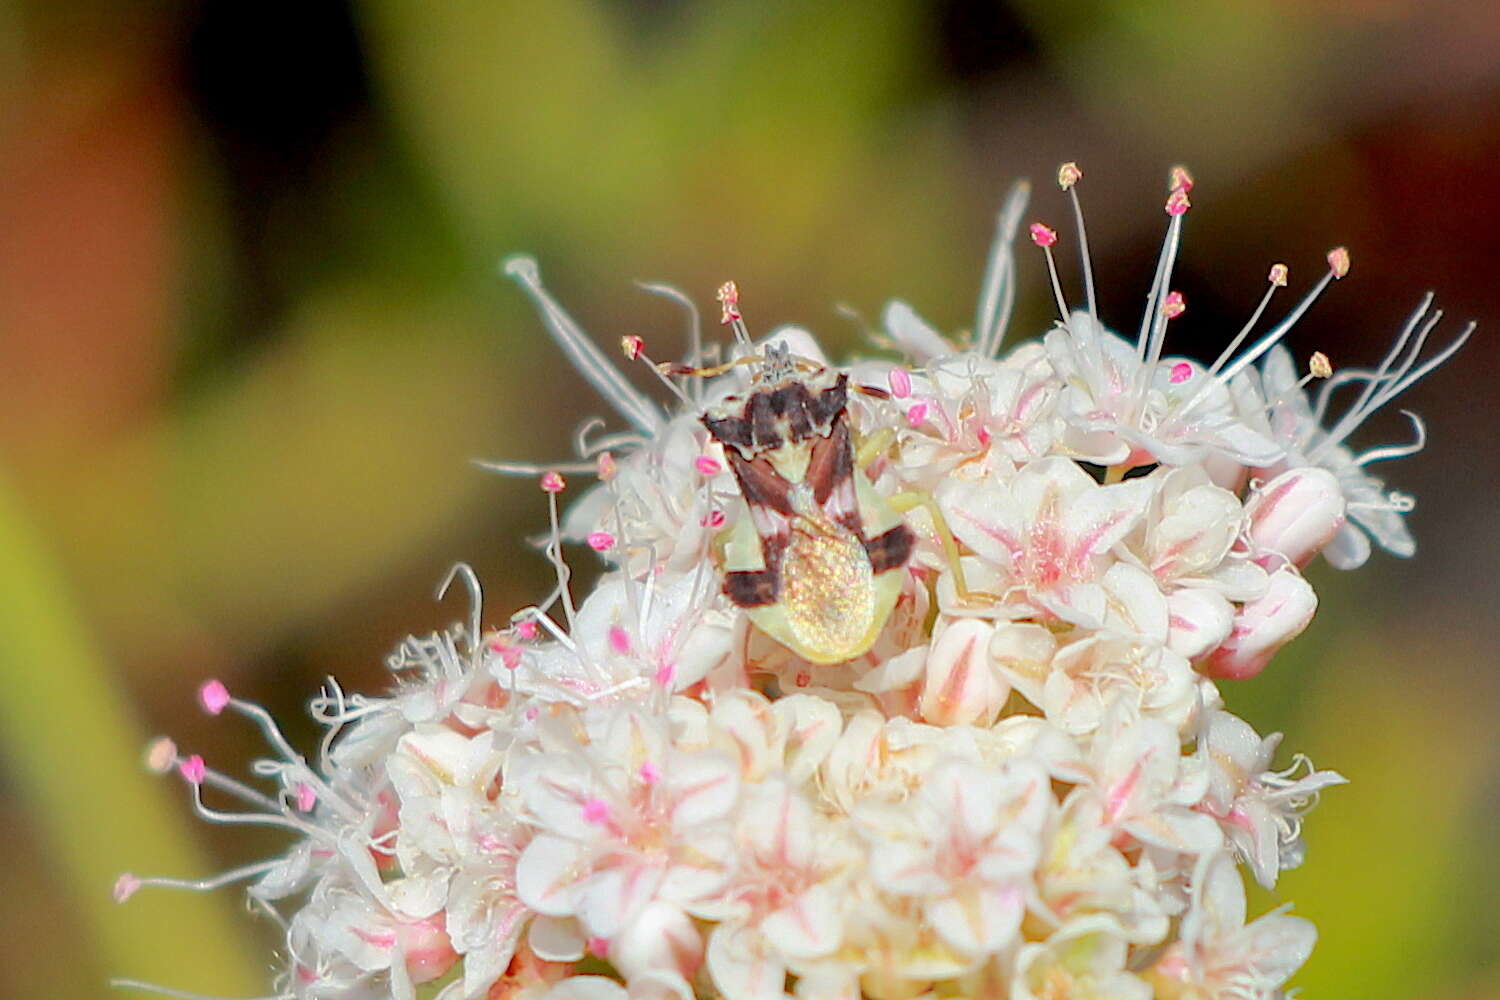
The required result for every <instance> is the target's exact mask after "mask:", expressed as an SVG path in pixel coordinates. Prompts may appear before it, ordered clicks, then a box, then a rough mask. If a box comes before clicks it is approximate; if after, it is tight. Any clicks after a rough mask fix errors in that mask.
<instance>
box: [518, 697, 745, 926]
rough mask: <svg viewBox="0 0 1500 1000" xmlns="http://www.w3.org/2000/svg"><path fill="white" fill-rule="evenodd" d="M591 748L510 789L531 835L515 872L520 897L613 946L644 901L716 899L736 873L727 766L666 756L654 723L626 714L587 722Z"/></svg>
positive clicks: (702, 755)
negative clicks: (517, 794) (522, 806)
mask: <svg viewBox="0 0 1500 1000" xmlns="http://www.w3.org/2000/svg"><path fill="white" fill-rule="evenodd" d="M590 728H591V730H592V732H591V733H590V737H591V740H590V742H589V743H587V744H585V745H582V746H579V747H578V748H577V749H576V750H575V751H574V752H573V753H570V754H567V755H561V754H556V753H553V754H548V755H546V756H541V757H535V758H532V759H531V760H529V761H528V762H527V766H526V767H525V770H524V771H523V772H521V774H520V776H519V778H518V780H519V782H520V784H521V794H522V796H523V798H524V800H525V802H526V809H527V813H528V814H529V816H530V818H531V820H532V822H533V823H534V824H535V825H536V826H537V827H538V829H539V831H540V832H539V833H538V834H537V836H536V838H535V839H534V840H532V842H531V843H530V844H529V845H527V847H526V850H525V852H524V853H523V854H522V855H521V860H520V863H519V865H518V866H517V869H516V882H517V888H518V892H519V895H520V897H521V899H522V900H523V901H524V902H525V903H526V904H527V905H528V906H530V907H531V908H532V909H534V910H536V911H537V912H539V913H545V914H548V915H552V916H576V917H578V919H579V920H580V921H581V922H582V923H583V925H584V926H585V927H586V928H587V929H588V931H589V933H590V934H592V935H595V936H597V937H600V938H604V939H609V938H612V937H613V936H614V935H616V934H618V933H619V932H620V930H621V928H623V927H624V926H625V925H626V923H627V922H628V921H629V920H630V919H631V918H632V916H633V915H634V914H636V913H637V912H639V911H640V909H641V908H642V907H644V906H645V905H646V904H647V903H648V902H650V901H652V900H654V899H661V900H665V901H667V902H671V903H675V904H677V905H679V906H683V907H692V906H693V905H695V904H702V903H705V902H706V901H708V900H710V899H712V898H713V896H714V894H715V893H716V892H717V891H718V890H719V889H720V887H722V886H723V885H724V883H725V881H726V880H727V878H728V875H729V871H730V870H731V868H732V865H733V836H732V827H731V824H730V814H731V811H732V810H733V808H734V806H735V803H736V801H737V799H738V795H739V772H738V768H737V767H735V765H734V763H733V761H731V760H730V759H728V758H727V757H724V756H721V755H719V754H715V753H710V752H697V753H692V754H686V753H682V752H679V751H677V750H674V749H673V748H672V747H671V744H670V742H669V740H668V738H667V735H666V733H665V731H664V728H663V727H662V725H661V723H660V722H659V721H658V720H657V719H655V718H652V717H649V716H646V715H643V714H641V713H639V712H637V711H635V710H634V709H632V708H629V707H627V706H620V707H618V708H615V709H612V710H610V711H608V712H607V713H603V714H601V715H599V716H596V718H595V719H594V720H593V725H591V727H590Z"/></svg>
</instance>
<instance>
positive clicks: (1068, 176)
mask: <svg viewBox="0 0 1500 1000" xmlns="http://www.w3.org/2000/svg"><path fill="white" fill-rule="evenodd" d="M1082 179H1083V171H1082V170H1079V169H1078V164H1076V163H1074V162H1073V161H1072V160H1069V161H1068V162H1067V163H1064V164H1063V165H1062V166H1060V167H1058V168H1057V186H1058V187H1060V188H1062V189H1063V190H1064V191H1066V190H1068V188H1070V187H1072V186H1073V185H1074V184H1077V183H1078V182H1079V181H1080V180H1082Z"/></svg>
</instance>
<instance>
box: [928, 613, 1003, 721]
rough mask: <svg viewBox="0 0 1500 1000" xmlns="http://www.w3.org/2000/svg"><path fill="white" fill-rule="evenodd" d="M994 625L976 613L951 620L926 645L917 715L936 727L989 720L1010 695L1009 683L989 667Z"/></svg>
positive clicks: (996, 713)
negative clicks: (925, 672) (925, 673)
mask: <svg viewBox="0 0 1500 1000" xmlns="http://www.w3.org/2000/svg"><path fill="white" fill-rule="evenodd" d="M994 631H995V629H994V626H992V625H990V624H989V623H987V622H983V621H980V620H979V619H977V618H960V619H958V620H957V621H954V622H952V623H951V624H950V625H949V626H948V627H947V628H945V629H943V631H942V633H941V634H940V635H939V636H938V637H937V640H936V641H935V642H934V643H933V644H932V652H931V654H929V656H928V658H927V677H926V678H925V680H924V681H923V683H922V704H921V714H922V719H923V721H925V722H930V723H932V724H934V725H939V726H958V725H966V724H969V723H975V722H977V723H979V724H981V725H989V724H990V723H991V722H993V721H994V720H995V716H996V715H998V714H999V712H1000V708H1001V706H1003V705H1004V704H1005V699H1006V698H1007V697H1009V695H1010V682H1009V681H1007V680H1005V679H1004V678H1002V677H1001V676H1000V675H999V673H997V672H996V671H995V670H994V669H993V668H992V667H991V666H990V657H989V647H990V637H991V635H993V633H994Z"/></svg>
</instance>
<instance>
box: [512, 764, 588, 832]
mask: <svg viewBox="0 0 1500 1000" xmlns="http://www.w3.org/2000/svg"><path fill="white" fill-rule="evenodd" d="M521 787H522V795H523V798H524V800H525V802H526V808H527V810H528V811H529V812H530V813H531V815H532V816H533V817H535V819H536V823H537V825H538V826H540V827H541V828H543V829H545V830H549V831H552V832H553V833H559V834H567V835H574V836H577V835H580V834H583V833H584V832H585V830H583V829H581V828H580V824H582V823H583V815H584V812H583V811H584V807H585V804H586V803H588V802H590V801H593V800H595V799H597V798H598V797H599V789H598V786H597V785H596V783H595V779H594V775H593V773H592V772H590V770H589V769H588V767H587V766H586V765H585V764H584V762H583V761H582V760H580V759H578V758H575V757H553V758H551V759H549V760H546V761H545V762H543V763H541V764H539V765H538V766H537V767H536V769H535V770H534V771H531V772H529V773H528V774H527V776H526V780H524V781H523V782H522V783H521Z"/></svg>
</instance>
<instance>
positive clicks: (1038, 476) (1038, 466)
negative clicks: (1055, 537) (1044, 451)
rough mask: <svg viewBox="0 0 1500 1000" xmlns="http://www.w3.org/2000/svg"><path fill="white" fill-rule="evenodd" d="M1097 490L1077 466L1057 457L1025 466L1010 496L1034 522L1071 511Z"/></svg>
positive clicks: (1012, 486) (1088, 476)
mask: <svg viewBox="0 0 1500 1000" xmlns="http://www.w3.org/2000/svg"><path fill="white" fill-rule="evenodd" d="M1096 486H1097V484H1096V483H1095V482H1094V480H1093V478H1092V477H1091V476H1090V475H1089V474H1088V473H1087V472H1084V471H1083V469H1081V468H1080V467H1079V465H1078V463H1077V462H1075V461H1073V460H1072V459H1071V458H1063V457H1061V456H1057V455H1054V456H1051V457H1048V458H1039V459H1037V460H1036V461H1034V462H1028V463H1026V465H1024V466H1023V467H1022V468H1021V470H1020V471H1019V472H1017V473H1016V476H1015V478H1014V479H1012V480H1011V483H1010V493H1011V497H1012V499H1013V500H1014V501H1015V504H1016V507H1017V508H1018V510H1019V511H1020V513H1021V516H1022V517H1024V518H1025V519H1026V520H1027V521H1029V522H1035V521H1038V520H1043V519H1045V518H1046V517H1049V516H1051V512H1053V511H1058V510H1066V509H1067V508H1069V507H1072V506H1073V503H1074V501H1075V500H1077V499H1078V498H1079V497H1080V496H1084V495H1086V494H1088V493H1090V492H1091V491H1093V490H1094V488H1095V487H1096Z"/></svg>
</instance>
